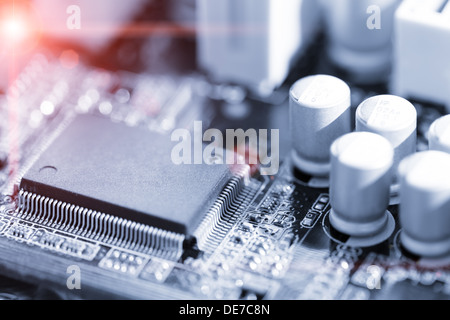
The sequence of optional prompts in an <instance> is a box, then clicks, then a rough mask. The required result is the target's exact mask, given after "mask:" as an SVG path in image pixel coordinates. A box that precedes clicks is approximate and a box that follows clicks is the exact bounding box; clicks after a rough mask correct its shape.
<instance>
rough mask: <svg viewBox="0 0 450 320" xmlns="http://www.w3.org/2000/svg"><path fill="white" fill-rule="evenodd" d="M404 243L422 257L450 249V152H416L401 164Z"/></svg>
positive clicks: (401, 220)
mask: <svg viewBox="0 0 450 320" xmlns="http://www.w3.org/2000/svg"><path fill="white" fill-rule="evenodd" d="M399 176H400V223H401V225H402V228H403V229H402V233H401V237H400V240H401V243H402V245H403V246H404V247H405V248H406V249H407V250H408V251H410V252H412V253H414V254H417V255H421V256H441V255H445V254H447V253H449V252H450V154H447V153H444V152H441V151H425V152H420V153H416V154H415V155H412V156H410V157H408V158H406V159H405V160H403V161H402V162H401V164H400V166H399Z"/></svg>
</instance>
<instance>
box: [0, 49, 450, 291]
mask: <svg viewBox="0 0 450 320" xmlns="http://www.w3.org/2000/svg"><path fill="white" fill-rule="evenodd" d="M43 74H45V77H44V76H43ZM30 88H34V89H35V90H33V91H32V92H33V94H23V93H24V92H30ZM36 88H38V89H39V90H36ZM352 89H353V92H354V97H353V98H354V101H353V104H354V105H357V104H358V103H359V102H360V101H362V100H363V99H365V97H367V96H371V95H373V94H374V93H376V91H372V90H366V89H364V88H359V87H354V88H352ZM224 90H228V92H230V91H232V92H237V93H240V92H241V91H239V90H240V89H239V88H238V87H233V86H229V87H225V86H222V87H217V86H215V85H211V84H209V83H208V82H207V81H206V80H205V79H203V78H202V77H201V76H200V75H192V76H190V77H179V78H175V77H170V78H169V77H165V76H158V75H137V74H134V73H130V72H126V73H125V72H110V71H105V70H100V69H95V68H90V67H86V66H83V65H78V66H76V67H74V68H69V69H67V68H66V67H65V66H64V64H63V63H61V60H60V59H58V58H54V57H52V56H51V55H44V54H38V55H36V56H35V57H34V58H33V59H32V60H31V62H30V64H29V65H28V67H26V68H25V69H24V72H23V73H22V74H21V76H20V77H19V78H18V80H17V82H16V83H15V85H14V86H13V87H12V88H11V89H10V91H9V92H8V94H7V95H6V96H5V97H4V99H3V101H2V107H1V112H2V113H3V115H4V116H2V117H1V119H2V121H3V122H2V123H1V127H2V128H6V127H8V126H10V129H9V130H8V131H7V132H8V134H2V139H1V142H0V145H1V149H0V151H1V154H3V155H4V158H3V159H2V167H1V171H0V175H1V177H2V179H1V186H0V190H1V192H2V196H1V201H0V255H1V256H2V259H1V261H0V264H1V270H2V273H3V274H6V275H10V276H11V277H12V278H15V279H18V280H21V281H24V282H27V283H30V285H29V286H28V285H25V284H22V282H20V284H19V283H16V282H14V281H13V280H8V281H6V282H3V283H4V284H2V286H1V288H0V296H1V297H2V298H4V299H27V298H46V297H50V298H74V297H78V298H98V297H115V298H132V299H134V298H135V299H169V298H170V299H282V300H290V299H363V300H364V299H404V298H406V299H408V298H414V299H448V298H449V297H450V273H449V262H448V260H445V261H442V260H440V261H433V260H430V259H419V258H417V257H414V256H411V255H408V254H405V252H404V251H403V249H402V248H401V246H400V244H399V240H398V238H399V233H400V232H401V231H400V228H399V226H398V223H396V227H395V231H394V232H393V233H392V235H391V236H390V237H389V239H388V240H386V241H384V242H383V243H381V244H378V245H376V246H371V247H364V246H363V247H359V246H358V242H357V239H356V240H355V239H352V238H351V237H350V238H349V237H347V238H345V237H344V238H342V237H338V236H335V235H334V234H333V232H332V230H330V224H329V221H328V215H329V211H330V199H329V195H328V189H327V188H326V186H321V187H317V186H315V185H314V181H311V180H310V179H299V178H298V177H295V175H294V174H293V172H292V170H291V163H290V159H289V158H288V157H284V156H282V165H281V168H280V171H279V173H278V174H277V175H275V176H261V175H259V174H258V173H257V172H256V173H254V174H253V175H250V176H249V177H248V181H247V182H246V183H245V185H244V186H242V188H241V189H239V194H238V195H237V197H236V198H227V197H228V196H226V195H223V197H225V198H224V199H233V201H232V206H231V207H223V208H222V207H221V208H222V209H223V210H222V209H221V210H222V211H223V212H222V214H221V215H220V216H219V217H220V219H219V223H218V224H217V225H216V227H214V228H213V229H211V230H212V231H211V230H210V231H205V232H204V233H202V235H203V236H202V237H201V240H199V243H198V247H200V250H199V248H198V247H195V246H194V247H192V248H188V249H186V248H185V250H182V253H180V252H177V253H175V254H169V255H166V254H164V253H162V252H159V251H157V250H156V251H148V250H143V249H142V248H141V247H139V246H133V245H130V244H129V243H128V242H126V241H125V242H120V241H119V242H114V241H106V240H105V239H106V238H105V237H103V238H102V237H96V236H94V234H95V232H94V231H95V230H94V228H100V225H98V226H97V225H92V226H91V227H92V230H91V233H90V232H85V233H77V232H74V230H72V229H71V228H69V227H66V228H62V227H61V225H64V224H63V221H61V220H57V219H56V220H55V221H54V223H53V224H52V223H49V221H53V220H51V217H50V212H52V211H51V210H50V204H49V203H48V202H45V201H40V202H39V201H37V200H36V202H32V201H35V200H30V201H31V202H30V203H35V204H36V207H34V208H33V207H32V208H31V209H30V208H29V210H31V211H29V212H31V213H32V212H35V213H34V214H35V216H34V217H33V218H30V217H29V216H27V215H26V214H23V212H21V208H20V203H19V198H20V195H19V191H18V190H17V181H19V180H20V179H21V177H22V176H23V175H24V173H25V172H26V171H27V170H28V169H29V168H30V167H31V166H32V164H33V163H34V162H35V161H36V159H37V158H39V157H40V156H41V154H42V153H43V152H44V150H45V149H46V148H48V146H49V145H50V144H51V143H52V141H54V140H55V139H56V138H57V137H58V136H60V135H61V134H62V132H63V131H64V128H66V127H67V125H68V124H69V123H70V122H71V121H73V119H74V118H75V117H76V116H77V115H80V114H89V115H95V116H98V117H102V118H104V119H109V120H110V121H112V122H115V123H122V124H124V125H126V126H128V127H131V128H144V129H145V130H149V131H153V132H157V133H158V134H162V135H164V134H165V135H167V134H169V133H170V132H171V131H172V130H173V129H174V128H176V127H187V128H191V124H192V122H193V121H194V120H196V119H202V120H203V121H204V122H205V123H210V124H212V125H214V124H217V123H221V124H223V126H224V128H227V121H230V118H227V114H226V113H224V111H226V110H227V108H233V106H234V107H235V108H237V109H239V108H241V107H244V108H248V110H249V113H250V114H252V115H254V116H248V118H252V119H253V120H252V121H253V122H249V123H248V124H247V126H249V127H251V126H253V127H258V126H257V125H256V126H255V125H254V122H259V125H260V126H261V127H264V126H267V123H271V125H272V127H274V128H280V129H281V130H280V132H281V141H282V143H281V144H283V143H284V144H285V145H288V144H289V142H288V141H287V140H288V138H287V137H286V135H285V133H286V132H285V131H283V130H282V128H283V127H284V126H285V125H286V122H287V114H285V115H284V116H283V115H281V116H278V118H277V119H276V120H274V118H273V114H272V113H270V112H262V110H274V109H275V110H276V113H277V114H278V115H279V114H283V112H284V113H287V101H286V99H281V100H280V102H279V103H277V104H275V105H274V104H271V103H270V102H266V103H265V104H261V102H258V101H257V100H252V99H249V98H245V97H244V98H243V99H239V100H238V101H237V102H233V101H231V102H230V101H225V100H224V99H222V98H221V97H220V92H223V91H224ZM241 93H242V92H241ZM244 95H245V92H244ZM233 103H234V105H233ZM238 104H246V106H242V105H238ZM12 105H14V106H21V107H20V108H14V109H12ZM268 106H271V107H272V108H271V109H269V108H268ZM415 106H416V108H417V110H418V116H419V125H418V133H419V139H418V150H421V149H424V148H425V147H426V144H427V140H426V139H427V137H426V132H427V130H428V127H429V125H430V124H431V122H433V121H434V120H435V119H437V118H438V117H440V116H441V115H442V114H443V112H444V111H443V109H442V108H440V107H439V106H434V105H430V104H423V103H418V102H417V103H415ZM8 117H12V118H13V119H14V122H11V121H9V122H8V121H6V119H8ZM230 122H231V121H230ZM235 125H236V124H235ZM3 130H4V129H3ZM281 150H283V148H282V149H281ZM284 150H287V147H286V148H285V149H284ZM8 155H9V156H8ZM161 178H162V179H163V178H164V176H163V175H162V176H161ZM230 188H232V189H230V190H233V192H237V191H234V190H237V189H235V188H237V187H235V186H232V187H230ZM38 205H40V206H41V207H38ZM218 205H219V206H220V203H219V204H218ZM45 206H48V210H50V211H42V210H47V209H45V208H47V207H45ZM33 210H34V211H33ZM37 210H41V211H40V212H48V214H47V215H46V214H37V212H38V211H37ZM389 210H390V211H391V213H392V214H393V216H394V218H395V220H396V221H397V206H396V205H393V206H391V207H390V209H389ZM65 212H66V216H62V215H61V216H60V217H61V218H60V219H65V220H67V219H72V218H73V219H75V218H76V217H75V213H73V215H72V213H71V212H72V211H70V210H69V211H65ZM73 212H75V211H73ZM86 217H87V218H86V219H89V216H86ZM207 217H208V215H207ZM211 217H215V216H214V213H211ZM92 219H93V218H92ZM86 221H87V223H88V222H89V221H88V220H86ZM92 221H94V220H92ZM205 221H206V222H205V223H212V222H208V221H209V220H205ZM211 221H212V220H211ZM83 223H84V222H83ZM205 230H207V229H205ZM208 232H209V233H208ZM124 237H127V236H124ZM71 266H77V267H79V269H80V270H81V274H82V277H83V278H82V279H83V282H82V284H83V290H79V291H77V290H69V289H68V287H67V281H68V280H67V279H68V276H69V275H70V272H69V274H68V270H70V267H71ZM68 268H69V269H68ZM9 281H11V282H9ZM33 283H34V284H36V283H39V287H36V285H33ZM44 288H45V289H44Z"/></svg>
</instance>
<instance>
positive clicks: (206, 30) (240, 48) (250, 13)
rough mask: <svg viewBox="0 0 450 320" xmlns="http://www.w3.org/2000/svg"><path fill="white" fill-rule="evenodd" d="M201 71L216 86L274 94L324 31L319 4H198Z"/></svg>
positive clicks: (269, 0) (246, 0)
mask: <svg viewBox="0 0 450 320" xmlns="http://www.w3.org/2000/svg"><path fill="white" fill-rule="evenodd" d="M197 23H198V50H197V52H198V53H197V57H198V59H197V60H198V63H199V65H200V67H202V68H203V69H205V70H206V71H207V72H208V73H209V75H210V76H211V77H212V78H213V79H214V80H215V81H218V82H231V83H237V84H240V85H244V86H246V87H248V88H250V89H251V90H253V91H255V92H257V93H259V94H264V93H270V92H271V91H272V90H273V89H274V88H276V87H278V86H279V85H280V84H282V82H283V81H284V80H285V78H286V76H287V74H288V72H289V69H290V66H291V62H292V60H293V58H295V57H296V55H297V54H299V51H301V49H303V48H305V47H306V46H307V45H308V44H309V42H310V41H311V40H312V38H313V36H314V34H315V32H316V31H317V30H318V29H319V27H320V10H319V6H318V2H317V1H316V0H283V1H279V0H215V1H210V0H197Z"/></svg>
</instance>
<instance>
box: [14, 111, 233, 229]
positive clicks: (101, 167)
mask: <svg viewBox="0 0 450 320" xmlns="http://www.w3.org/2000/svg"><path fill="white" fill-rule="evenodd" d="M173 146H174V143H173V142H172V141H171V140H170V136H162V135H159V134H157V133H153V132H150V131H148V130H146V129H144V128H137V127H129V126H126V125H125V124H121V123H113V122H111V121H110V120H109V119H106V118H101V117H97V116H92V115H83V116H78V117H77V118H76V119H75V120H74V121H73V122H72V123H71V124H70V125H69V126H68V127H67V128H66V129H65V131H64V132H63V133H62V134H61V135H60V136H59V137H58V138H57V139H56V140H55V141H54V142H53V143H52V144H51V145H50V147H49V148H47V150H46V151H44V152H43V153H42V155H41V156H40V157H39V159H38V160H37V161H36V162H35V163H34V164H33V166H32V167H31V168H30V169H29V170H28V171H27V172H26V174H25V175H24V176H23V178H22V180H21V183H20V189H21V203H22V204H21V210H22V212H24V213H26V216H31V217H33V216H36V215H40V217H41V220H42V221H47V220H52V215H53V216H55V214H56V215H57V214H58V213H59V216H60V217H59V218H58V219H59V220H58V221H57V223H61V222H63V223H68V222H67V221H61V220H64V219H65V220H69V219H70V220H74V221H71V226H72V227H74V228H75V227H79V225H80V223H81V222H80V221H78V222H77V221H75V220H77V219H78V220H80V219H81V220H82V219H85V220H86V221H90V220H89V217H87V216H86V214H85V215H84V216H83V217H82V213H83V212H87V210H89V211H90V212H96V213H98V214H97V215H96V217H98V221H94V222H93V223H97V224H98V225H99V226H100V227H102V226H103V225H104V226H106V225H107V222H106V219H103V220H99V219H100V216H101V215H100V214H99V213H101V214H104V215H107V216H108V217H115V218H122V220H124V221H129V222H135V223H138V224H139V225H140V226H151V227H152V228H156V229H158V230H165V231H169V232H172V233H176V234H181V235H184V236H185V237H189V236H191V235H192V234H193V233H194V231H195V230H196V228H197V227H198V226H199V224H200V222H201V220H202V218H204V216H205V213H206V211H207V210H208V208H210V207H211V205H212V204H213V203H214V201H215V200H216V199H217V197H218V196H219V195H220V194H221V192H222V190H223V189H224V187H225V186H226V185H227V183H229V181H230V179H231V178H232V177H234V175H233V174H232V173H231V172H230V170H229V168H228V166H227V165H220V164H215V165H208V164H199V165H176V164H174V163H173V162H172V161H171V151H172V148H173ZM32 195H33V196H35V198H33V197H32ZM36 197H38V198H39V199H40V200H39V203H38V202H36V201H37V200H36ZM43 199H46V201H47V202H44V201H43ZM33 201H34V202H33ZM39 206H40V208H41V209H40V210H41V211H45V212H38V211H39V210H36V209H37V208H38V207H39ZM32 207H34V208H32ZM68 208H71V210H72V211H70V210H69V209H68ZM83 210H84V211H83ZM62 211H64V212H65V215H63V214H62V213H61V212H62ZM23 216H25V214H23ZM91 219H92V218H91ZM53 220H55V219H53ZM122 220H121V221H122ZM108 221H112V219H109V220H108ZM53 222H55V221H53ZM142 228H143V227H141V229H142ZM130 232H131V231H130ZM153 233H155V232H153ZM153 235H154V234H153Z"/></svg>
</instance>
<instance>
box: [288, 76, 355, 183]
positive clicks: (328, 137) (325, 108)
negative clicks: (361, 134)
mask: <svg viewBox="0 0 450 320" xmlns="http://www.w3.org/2000/svg"><path fill="white" fill-rule="evenodd" d="M350 103H351V101H350V88H349V87H348V85H347V84H346V83H345V82H344V81H342V80H340V79H338V78H335V77H332V76H328V75H315V76H309V77H306V78H303V79H300V80H299V81H297V82H296V83H295V84H294V85H293V86H292V87H291V90H290V106H289V113H290V114H289V121H290V130H291V139H292V146H293V150H292V159H293V162H294V165H295V166H296V167H297V168H298V169H300V170H301V171H303V172H306V173H308V174H311V175H315V176H327V175H328V173H329V171H330V146H331V144H332V143H333V141H334V140H335V139H336V138H338V137H340V136H341V135H343V134H346V133H348V132H350V131H351V113H350Z"/></svg>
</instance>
